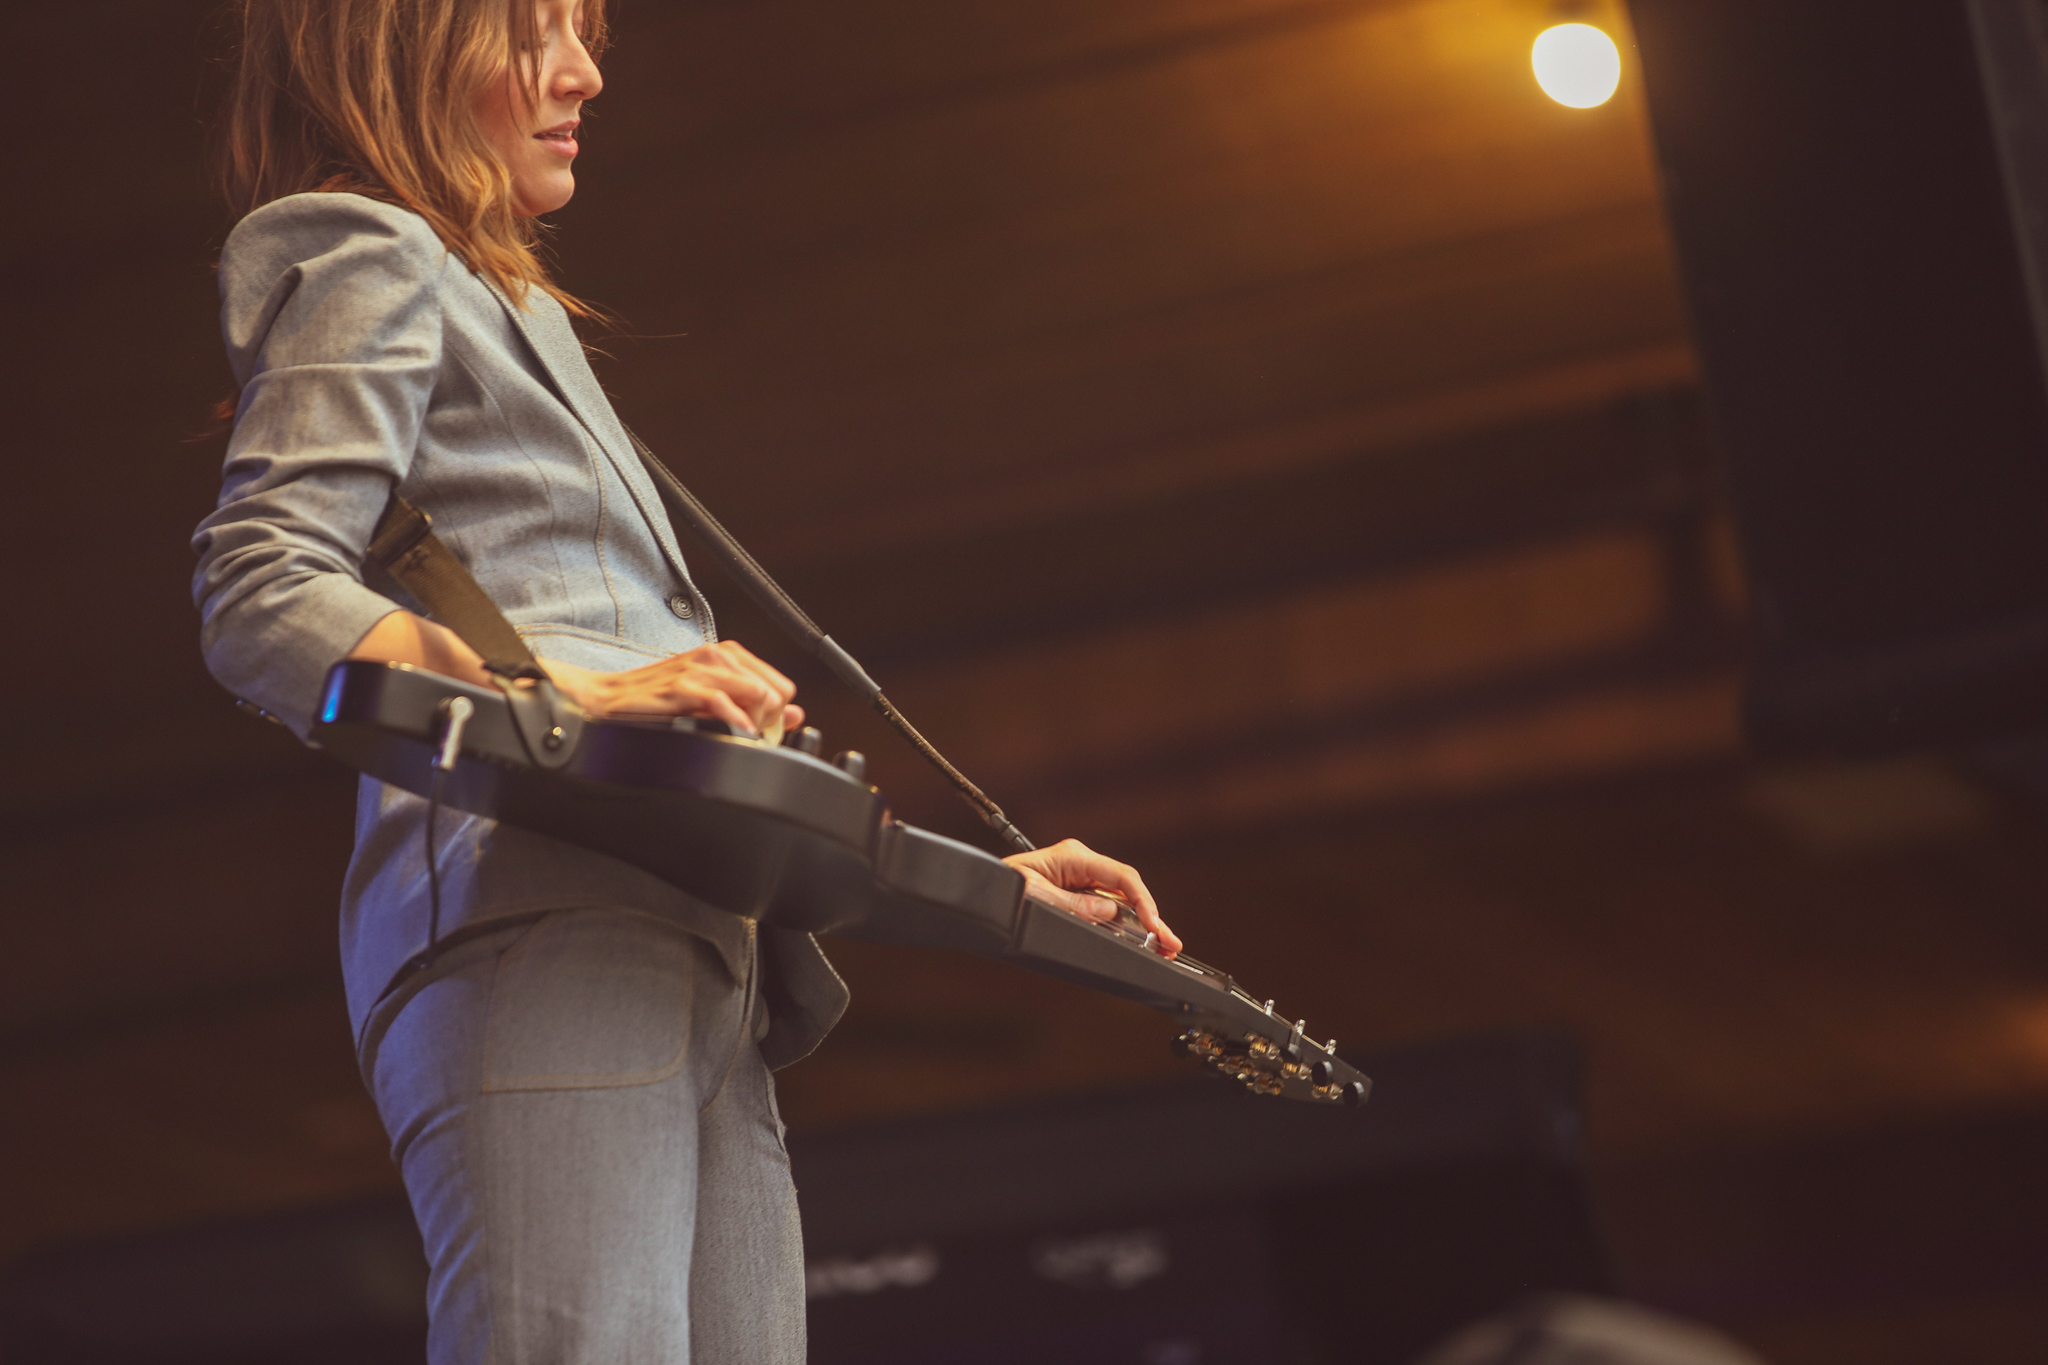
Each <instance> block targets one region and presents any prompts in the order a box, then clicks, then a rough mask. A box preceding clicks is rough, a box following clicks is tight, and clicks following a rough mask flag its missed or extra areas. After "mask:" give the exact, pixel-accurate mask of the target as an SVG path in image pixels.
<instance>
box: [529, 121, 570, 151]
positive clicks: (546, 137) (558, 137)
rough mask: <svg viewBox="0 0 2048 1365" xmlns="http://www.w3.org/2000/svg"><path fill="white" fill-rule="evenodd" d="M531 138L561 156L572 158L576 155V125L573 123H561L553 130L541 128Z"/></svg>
mask: <svg viewBox="0 0 2048 1365" xmlns="http://www.w3.org/2000/svg"><path fill="white" fill-rule="evenodd" d="M533 136H534V140H535V141H536V142H541V143H544V144H546V145H547V146H548V148H550V149H551V150H553V151H557V152H560V153H561V154H562V155H563V156H571V157H572V156H575V155H576V153H577V150H578V148H577V146H576V125H575V124H573V123H561V124H557V125H555V126H554V127H553V128H543V129H542V130H541V131H540V132H538V133H535V134H534V135H533Z"/></svg>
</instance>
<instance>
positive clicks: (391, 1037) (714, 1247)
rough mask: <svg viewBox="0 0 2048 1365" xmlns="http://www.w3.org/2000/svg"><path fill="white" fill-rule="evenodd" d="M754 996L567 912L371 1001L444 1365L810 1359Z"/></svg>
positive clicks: (796, 1240) (618, 923) (433, 1343)
mask: <svg viewBox="0 0 2048 1365" xmlns="http://www.w3.org/2000/svg"><path fill="white" fill-rule="evenodd" d="M750 975H751V974H750ZM753 988H754V983H753V981H751V980H748V981H740V982H735V981H734V980H733V979H732V976H731V974H730V973H729V972H728V971H727V970H726V968H725V966H724V965H723V963H722V962H721V961H720V959H719V957H718V955H717V953H716V952H715V951H714V950H713V949H712V948H711V947H710V946H709V945H707V944H705V943H704V942H703V941H702V940H700V939H697V938H695V937H693V936H691V935H690V934H687V933H685V932H683V931H682V930H680V929H677V928H675V927H674V926H672V925H669V924H666V923H663V922H661V921H659V920H655V919H652V918H650V917H646V916H640V915H633V914H630V913H625V912H620V911H612V910H567V911H557V912H555V913H552V914H549V915H547V916H545V917H543V918H541V919H540V920H538V921H535V922H534V923H532V924H530V925H528V926H525V927H521V928H514V929H508V930H506V931H505V932H503V933H500V934H493V935H490V936H488V937H485V938H480V939H477V940H474V941H472V942H469V943H465V944H463V945H461V946H459V947H456V948H454V949H451V950H449V952H448V953H447V954H446V955H445V956H444V957H443V958H442V959H441V960H440V961H438V962H437V963H436V964H435V965H434V967H433V968H432V969H430V970H429V971H428V972H427V973H425V974H424V979H423V980H422V981H420V982H418V983H415V984H409V985H408V986H407V987H406V988H405V989H404V990H402V991H401V992H399V993H397V994H394V996H393V997H392V999H391V1000H389V1001H386V1002H385V1004H384V1005H383V1006H380V1007H379V1010H378V1011H377V1013H376V1015H375V1016H374V1017H373V1018H372V1020H371V1024H370V1028H369V1030H368V1031H367V1033H366V1037H365V1039H364V1044H365V1052H364V1058H365V1062H366V1066H367V1071H368V1075H369V1078H370V1082H371V1089H372V1091H373V1093H374V1094H375V1097H376V1101H377V1108H378V1110H379V1112H380V1113H381V1114H382V1115H383V1118H384V1126H385V1129H386V1131H387V1132H389V1133H390V1135H391V1140H392V1151H393V1155H394V1156H395V1157H396V1159H397V1161H398V1164H399V1168H400V1170H401V1172H402V1173H403V1175H404V1179H405V1187H406V1190H407V1192H408V1193H409V1194H410V1195H411V1198H412V1206H413V1212H414V1214H415V1216H416V1217H417V1218H418V1219H419V1224H420V1230H421V1232H422V1233H423V1234H424V1236H425V1238H426V1246H427V1257H428V1260H429V1262H430V1264H431V1273H430V1277H429V1282H428V1307H429V1314H430V1320H431V1326H430V1329H429V1336H428V1351H427V1354H428V1359H429V1360H430V1361H431V1362H433V1365H585V1363H586V1362H587V1363H588V1365H597V1363H598V1362H603V1363H604V1365H690V1363H692V1362H694V1365H737V1363H738V1362H747V1365H801V1362H802V1361H803V1359H804V1280H803V1252H802V1243H801V1234H800V1231H799V1229H798V1225H797V1213H796V1190H795V1187H794V1186H793V1185H792V1184H791V1182H790V1174H789V1159H788V1156H787V1154H786V1153H785V1151H784V1148H783V1143H782V1122H781V1119H780V1117H779V1116H778V1114H777V1113H776V1109H775V1082H774V1078H773V1077H772V1076H771V1075H770V1074H769V1071H768V1068H767V1067H766V1065H764V1064H763V1063H762V1061H761V1054H760V1050H759V1048H758V1047H757V1046H756V1033H757V1030H756V1027H755V1024H756V1011H755V999H754V989H753Z"/></svg>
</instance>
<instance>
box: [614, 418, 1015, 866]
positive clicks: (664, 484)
mask: <svg viewBox="0 0 2048 1365" xmlns="http://www.w3.org/2000/svg"><path fill="white" fill-rule="evenodd" d="M626 437H627V439H628V440H630V441H632V443H633V452H634V453H635V454H636V455H638V456H639V457H640V463H641V464H642V465H644V466H645V467H646V469H647V476H648V477H649V478H651V479H653V480H654V487H655V491H656V492H658V493H660V495H661V505H662V507H663V509H664V510H666V511H667V512H668V518H669V521H670V523H671V524H672V525H676V526H681V527H685V528H687V529H688V530H689V531H690V533H691V534H692V535H693V536H694V537H695V538H696V540H697V543H698V544H700V545H702V546H703V547H704V548H705V549H706V550H708V551H710V553H711V557H712V558H713V559H716V560H717V561H718V563H719V566H720V567H721V568H723V569H724V570H725V571H726V573H728V574H730V575H731V576H732V579H733V581H734V582H735V583H738V584H739V585H740V587H741V588H742V589H744V590H745V592H746V594H747V596H749V597H751V598H753V599H754V604H755V605H756V606H758V607H760V608H761V610H762V611H765V612H767V613H768V617H769V619H770V620H772V621H774V622H775V624H776V626H777V628H779V629H780V630H781V631H782V633H783V634H784V635H787V636H788V637H789V638H790V639H791V640H793V641H795V642H796V644H798V645H799V646H801V647H802V648H803V650H804V652H805V653H807V654H809V655H811V656H812V657H813V658H815V659H816V660H817V661H818V662H819V663H821V664H823V665H825V667H826V668H827V669H829V670H830V671H831V673H832V676H833V677H835V678H837V679H839V681H840V682H842V683H844V684H846V687H847V689H848V690H849V691H851V692H852V693H853V694H854V695H855V696H857V697H859V698H860V699H861V700H862V701H864V702H866V703H867V704H868V705H869V706H872V707H874V708H875V710H876V711H877V712H879V713H880V714H881V717H882V719H883V720H886V721H888V722H889V725H890V728H892V729H893V730H895V731H896V733H897V734H899V735H901V736H902V737H903V739H904V740H905V741H906V742H907V743H908V744H909V745H910V747H911V748H913V749H915V750H917V752H918V753H919V754H920V755H921V756H922V757H923V758H924V760H925V762H927V763H929V764H931V765H932V766H933V767H934V768H937V769H938V770H939V772H940V773H941V774H943V775H944V777H945V779H946V780H947V781H948V782H950V783H952V784H953V787H954V789H955V790H957V791H958V792H959V793H960V795H961V797H962V799H964V800H965V801H966V802H967V804H968V805H970V806H972V807H973V808H974V813H975V814H976V815H979V816H980V817H981V818H982V821H983V823H985V824H987V825H988V827H989V828H990V829H992V830H994V831H995V832H996V833H997V834H998V835H999V836H1000V837H1001V838H1002V840H1003V842H1004V843H1006V844H1008V845H1009V846H1010V847H1011V848H1013V849H1015V850H1016V851H1017V852H1019V853H1029V852H1030V851H1031V850H1032V849H1033V848H1035V847H1036V845H1035V844H1033V843H1032V842H1031V841H1030V840H1029V839H1027V838H1025V837H1024V833H1023V831H1022V830H1020V829H1018V828H1017V827H1016V826H1015V825H1014V824H1012V823H1010V817H1009V816H1007V815H1005V814H1003V808H1002V807H1001V806H998V805H997V804H996V803H995V802H994V801H993V800H991V799H990V797H989V795H988V793H987V792H984V791H983V790H982V789H981V788H980V787H977V786H975V785H974V783H973V782H971V781H969V780H968V777H967V774H965V773H963V772H961V771H960V770H959V769H958V768H956V767H954V766H953V765H952V764H951V763H949V762H947V761H946V756H945V755H944V754H942V753H940V752H939V751H938V750H937V749H936V748H934V747H933V745H932V742H931V741H930V740H928V739H926V738H925V737H924V736H923V735H922V734H920V733H919V732H918V729H917V727H916V726H915V725H912V724H911V723H910V721H909V719H908V718H907V717H905V716H904V714H903V713H902V712H901V711H898V710H897V709H896V703H894V702H892V701H890V700H889V699H888V698H887V697H885V696H883V695H882V688H881V685H880V684H879V683H877V682H876V681H875V680H874V679H873V678H870V677H869V676H868V674H867V670H866V669H864V668H862V667H861V666H860V664H859V663H858V662H857V661H856V660H855V659H854V657H853V656H852V655H851V654H848V653H847V652H846V651H845V649H843V648H841V646H840V645H839V642H838V641H836V640H834V639H833V638H832V637H831V636H829V635H827V634H826V633H825V632H824V631H823V630H820V629H819V628H818V623H817V622H815V621H813V620H812V619H811V618H810V617H809V616H808V615H806V614H805V612H804V609H803V608H802V607H800V606H798V605H797V604H796V599H794V598H792V597H791V596H790V595H789V594H788V593H786V592H784V591H783V590H782V585H781V584H780V583H777V582H776V581H775V580H774V579H773V578H771V577H769V575H768V571H767V570H766V569H764V568H762V567H761V566H760V564H759V563H758V562H757V561H756V560H755V559H754V557H753V556H752V555H750V554H748V553H747V549H746V546H744V545H742V544H740V543H739V541H737V540H735V539H734V538H733V534H732V532H730V531H728V530H726V529H725V527H724V525H723V524H721V523H720V522H719V520H718V518H717V517H714V516H712V515H711V509H710V508H708V507H706V506H705V505H704V504H703V503H702V502H699V501H698V500H697V495H696V494H695V493H692V492H691V491H690V490H689V489H688V488H686V487H684V486H683V481H682V480H681V479H678V478H677V477H676V476H675V474H674V472H673V471H671V470H670V469H669V467H668V466H667V465H665V464H663V463H662V462H661V461H660V460H657V459H655V458H654V452H653V451H651V450H649V449H648V448H647V447H646V445H645V444H644V443H642V441H641V440H640V438H639V437H638V436H635V435H634V434H633V433H632V431H630V430H628V431H627V432H626Z"/></svg>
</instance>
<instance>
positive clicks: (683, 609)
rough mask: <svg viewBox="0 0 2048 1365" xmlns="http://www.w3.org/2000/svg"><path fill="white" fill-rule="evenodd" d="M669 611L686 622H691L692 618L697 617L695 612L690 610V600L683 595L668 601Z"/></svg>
mask: <svg viewBox="0 0 2048 1365" xmlns="http://www.w3.org/2000/svg"><path fill="white" fill-rule="evenodd" d="M668 609H669V610H670V611H672V612H674V613H675V614H676V615H678V616H680V617H682V618H683V619H684V620H685V621H687V620H689V619H690V617H691V616H693V615H695V612H693V611H692V610H691V608H690V599H689V598H687V597H685V596H683V595H682V594H681V593H677V594H676V595H675V596H673V597H671V598H669V599H668Z"/></svg>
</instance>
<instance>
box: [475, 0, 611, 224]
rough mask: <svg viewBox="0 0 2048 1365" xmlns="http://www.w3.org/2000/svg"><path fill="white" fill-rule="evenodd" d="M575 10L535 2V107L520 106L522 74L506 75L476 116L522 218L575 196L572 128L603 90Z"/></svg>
mask: <svg viewBox="0 0 2048 1365" xmlns="http://www.w3.org/2000/svg"><path fill="white" fill-rule="evenodd" d="M581 10H582V6H581V5H580V4H579V3H578V0H536V4H535V6H534V13H535V26H536V27H537V28H538V30H539V34H540V52H539V54H538V56H539V65H540V98H539V101H538V102H537V103H533V104H529V103H528V102H527V97H526V89H525V80H524V77H525V75H526V73H524V72H520V71H512V70H508V71H507V72H506V73H505V75H504V78H503V79H502V80H498V81H494V82H492V83H491V85H490V86H489V87H487V88H486V90H485V92H484V97H483V102H482V104H481V105H480V106H479V107H478V110H477V115H478V118H479V119H480V121H481V122H482V124H483V130H484V136H485V137H486V138H487V139H488V140H489V141H490V144H491V146H492V148H493V149H495V150H496V151H497V153H498V155H499V157H500V158H502V159H503V161H504V163H505V169H506V170H508V171H509V172H511V174H512V203H513V207H514V209H515V210H516V211H517V212H518V213H519V215H520V216H521V217H522V218H531V217H533V216H534V215H536V214H541V213H549V212H552V211H553V210H555V209H558V208H560V207H562V205H564V204H566V203H568V202H569V197H570V196H571V195H573V194H575V193H576V176H575V173H574V172H573V170H572V169H571V167H572V166H573V165H574V164H575V161H576V150H577V148H576V125H577V124H578V123H579V122H580V121H581V118H582V110H583V101H585V100H588V99H595V98H597V92H598V91H599V90H602V89H603V88H604V80H603V78H602V77H600V76H599V75H598V74H597V63H596V62H594V61H592V60H591V57H590V53H589V52H588V51H587V50H585V48H584V46H583V40H582V39H581V38H579V37H577V36H576V30H577V24H578V21H579V20H580V18H581V17H582V15H581Z"/></svg>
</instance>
